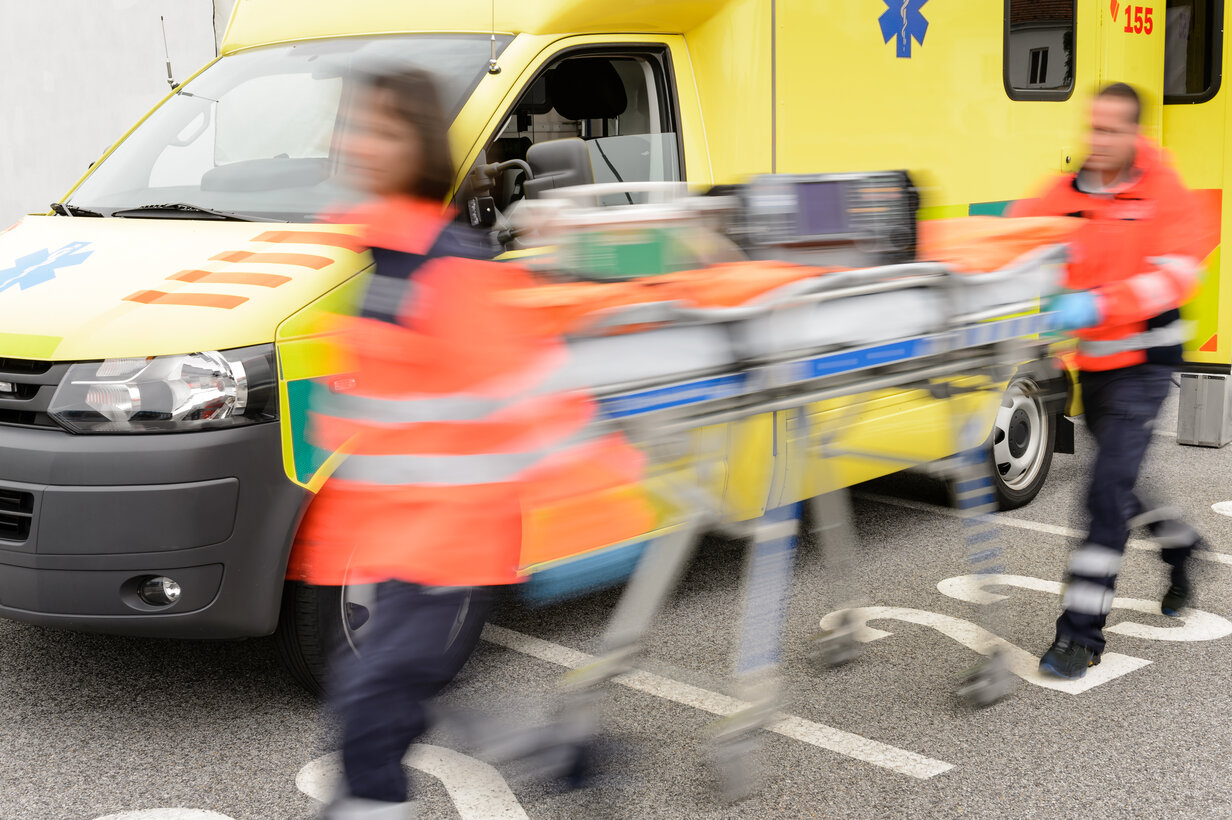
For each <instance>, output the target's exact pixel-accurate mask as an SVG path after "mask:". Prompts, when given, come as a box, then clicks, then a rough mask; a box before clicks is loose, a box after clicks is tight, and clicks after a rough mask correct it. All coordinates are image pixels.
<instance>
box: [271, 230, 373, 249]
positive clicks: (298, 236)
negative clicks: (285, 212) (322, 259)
mask: <svg viewBox="0 0 1232 820" xmlns="http://www.w3.org/2000/svg"><path fill="white" fill-rule="evenodd" d="M252 241H253V242H285V243H288V244H294V245H328V246H329V247H332V248H345V249H346V250H348V251H352V252H354V253H360V252H362V251H363V250H364V249H365V248H366V246H365V245H364V243H363V242H361V241H360V240H359V237H356V236H351V235H350V234H346V233H335V232H333V231H266V232H265V233H263V234H260V235H258V236H255V237H253V240H252Z"/></svg>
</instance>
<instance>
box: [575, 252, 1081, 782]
mask: <svg viewBox="0 0 1232 820" xmlns="http://www.w3.org/2000/svg"><path fill="white" fill-rule="evenodd" d="M1064 259H1065V251H1064V248H1063V247H1062V246H1049V247H1047V248H1042V249H1038V250H1037V251H1034V252H1032V253H1029V254H1026V255H1024V256H1023V257H1021V258H1020V259H1019V260H1018V261H1017V262H1016V263H1015V264H1012V265H1010V266H1008V267H1006V268H1003V269H1001V270H998V271H994V272H989V273H976V274H971V273H961V274H959V273H954V272H953V271H951V270H949V269H948V268H946V267H945V266H944V265H941V264H929V263H911V264H904V265H893V266H886V267H879V268H868V269H862V270H854V271H844V272H842V273H838V274H827V275H824V276H820V277H818V278H816V279H815V280H805V281H803V282H795V283H792V284H791V285H788V286H786V287H785V288H781V289H779V291H777V292H772V293H770V294H767V295H766V296H765V297H763V298H762V299H759V300H758V301H757V302H756V303H754V304H751V305H747V306H742V307H737V308H699V307H691V306H685V305H680V304H677V303H652V304H640V305H634V306H630V307H627V308H616V309H613V310H608V311H602V312H600V313H597V314H596V315H595V316H594V320H593V322H592V323H591V325H590V326H589V327H588V328H587V329H586V330H585V331H583V332H581V333H578V334H575V335H574V337H573V338H572V339H571V342H572V343H574V344H577V343H579V342H582V341H583V340H584V339H585V338H587V336H588V335H589V334H607V333H610V332H611V331H613V330H615V329H620V328H622V327H633V326H636V327H644V326H646V325H647V324H648V323H670V322H706V323H715V324H718V325H721V326H724V327H725V328H726V329H727V330H728V338H729V339H730V340H731V345H732V351H733V355H732V357H731V358H732V366H731V368H730V369H728V370H727V371H725V372H715V371H713V370H709V369H707V370H704V371H698V372H692V373H681V374H679V378H678V379H676V380H675V381H674V383H672V384H669V385H664V384H663V383H661V382H657V381H644V382H640V383H624V384H614V385H604V386H601V387H598V386H596V387H593V388H592V389H593V390H594V391H595V393H596V395H597V397H598V399H599V401H600V405H601V407H602V410H603V416H604V421H603V422H602V425H601V426H602V427H603V428H605V429H604V430H603V431H601V432H620V433H622V434H623V435H625V436H627V437H628V438H629V440H631V441H632V442H634V443H635V444H637V445H638V446H639V447H641V448H642V449H644V451H645V452H646V453H647V454H648V455H649V457H650V459H651V462H652V464H653V465H655V467H656V468H658V469H665V468H666V467H667V465H670V464H673V463H675V462H677V461H678V460H679V459H680V457H681V456H682V455H684V454H685V452H684V450H687V445H683V444H682V439H683V438H685V437H686V436H687V435H688V434H690V433H693V432H695V431H697V430H699V429H700V428H705V427H711V426H714V425H721V424H724V423H737V422H741V421H745V420H748V419H751V418H753V417H756V416H761V415H765V414H770V413H778V412H797V413H799V414H800V417H801V418H802V419H804V420H805V422H806V423H804V424H802V425H800V427H799V428H798V429H799V430H800V431H802V432H801V435H800V436H799V438H800V439H801V443H803V445H804V447H805V448H806V449H807V450H812V451H813V452H814V453H815V454H816V455H817V456H819V458H818V459H817V463H818V464H820V465H822V469H824V468H825V465H827V464H829V463H830V459H832V458H834V457H835V456H838V455H851V454H852V453H851V452H850V451H843V450H841V448H839V447H837V445H836V440H837V431H836V430H833V429H831V430H827V429H813V425H810V424H808V423H807V419H808V413H807V412H805V408H807V406H808V405H811V404H814V403H817V402H821V401H826V400H830V399H837V398H844V397H854V396H859V395H860V394H866V393H872V392H876V391H879V390H884V389H890V388H896V387H906V386H910V385H922V386H927V387H928V388H929V389H930V391H931V392H932V393H933V395H934V396H935V397H937V398H939V399H940V398H947V397H951V396H953V395H955V388H954V384H953V382H954V380H956V379H959V378H966V379H967V380H968V381H971V379H970V377H972V376H976V377H979V378H978V379H977V380H976V384H975V385H974V386H972V385H970V384H968V385H965V386H963V387H961V388H960V389H961V390H962V391H972V390H980V391H992V390H1001V389H1004V388H1003V385H1004V383H1006V382H1007V381H1008V380H1009V378H1010V376H1011V375H1012V372H1013V370H1014V369H1015V368H1016V367H1018V366H1019V365H1021V364H1022V363H1024V362H1027V361H1029V360H1031V359H1033V358H1035V357H1036V356H1037V355H1038V354H1039V351H1040V349H1041V348H1043V347H1044V346H1046V345H1047V343H1048V340H1047V338H1046V337H1045V338H1041V334H1046V333H1047V332H1048V331H1049V330H1050V329H1051V321H1050V316H1049V315H1048V314H1045V313H1040V312H1039V306H1040V297H1041V296H1047V295H1048V293H1047V288H1043V289H1041V290H1042V291H1043V292H1040V293H1039V294H1038V295H1036V296H1035V297H1033V298H1028V299H1022V300H1019V301H1016V302H1012V303H1010V304H1005V305H1000V306H996V307H994V308H987V307H985V308H981V309H978V310H975V311H971V310H968V309H966V308H968V307H969V305H970V300H968V299H967V298H966V295H967V294H966V291H967V290H968V289H970V288H988V287H996V286H997V284H998V283H999V282H1001V283H1005V282H1010V281H1012V280H1013V279H1014V278H1015V277H1019V276H1022V275H1023V274H1024V273H1026V272H1032V271H1036V270H1037V269H1038V268H1040V267H1042V266H1054V265H1059V264H1060V263H1062V262H1064ZM917 287H928V288H933V289H936V290H937V291H938V292H939V293H941V294H942V296H943V298H944V302H945V304H946V305H948V306H949V308H950V310H949V312H948V314H947V315H946V316H945V317H944V320H943V322H942V326H941V327H938V328H936V330H935V332H933V333H928V334H924V335H922V336H915V337H909V338H903V339H898V340H896V341H893V342H888V343H882V344H874V345H868V346H864V347H861V348H854V349H834V348H833V347H822V348H818V349H813V350H795V351H786V352H784V353H782V354H781V355H777V356H773V355H765V354H764V352H763V353H761V354H760V355H759V354H758V352H757V351H755V350H751V349H750V346H749V344H748V341H749V340H748V339H747V337H745V336H744V335H743V333H742V331H743V330H744V327H743V325H746V324H747V323H749V321H750V320H755V319H765V318H767V317H771V316H772V315H773V314H774V312H775V311H782V310H787V309H792V308H798V307H799V306H800V305H802V304H808V303H815V302H823V301H832V300H840V299H844V298H850V297H853V296H859V295H866V294H869V293H884V292H892V291H894V290H896V289H901V288H917ZM948 406H949V407H950V408H951V413H952V415H951V421H952V424H953V431H952V432H953V433H954V436H955V439H954V440H955V441H961V442H964V443H965V447H964V451H963V452H962V453H960V455H959V457H958V458H956V459H951V462H952V463H953V473H952V480H953V482H954V485H955V487H956V488H957V493H956V495H957V499H958V501H959V506H960V508H961V509H962V510H963V513H964V517H965V521H964V531H965V533H966V535H967V536H968V541H969V543H970V544H971V546H972V549H971V550H970V554H969V556H968V558H969V560H970V561H971V562H972V563H973V564H974V565H976V571H985V572H1003V571H1004V567H1003V566H1000V565H999V564H998V565H993V562H999V561H1000V560H1001V552H1000V549H999V547H998V545H997V543H996V531H995V527H994V526H993V524H992V522H991V519H990V517H989V514H990V513H991V512H992V511H993V508H994V498H993V494H992V483H991V475H990V473H989V465H988V462H987V459H986V458H985V454H984V452H983V450H982V448H981V445H982V443H983V442H984V440H985V438H986V436H987V432H988V431H987V430H979V429H974V427H973V425H974V423H975V421H976V419H975V416H974V414H972V415H971V417H969V418H968V417H958V410H957V407H956V405H955V403H954V402H948ZM853 412H854V413H857V414H858V412H859V408H858V407H853ZM847 420H848V421H849V420H850V419H847ZM792 451H795V452H800V451H799V450H798V449H796V448H784V450H783V453H784V454H783V455H780V454H778V453H776V454H775V455H774V457H775V458H784V457H790V456H788V455H786V454H787V453H789V452H792ZM876 457H879V458H880V457H884V456H883V455H881V454H878V455H877V456H876ZM911 463H915V461H914V460H911V459H904V460H903V466H908V464H911ZM698 469H699V471H700V466H699V467H698ZM788 472H789V474H790V471H788ZM796 475H797V479H796V480H799V479H798V472H797V474H796ZM663 486H664V488H665V489H664V490H663V491H664V492H665V493H666V494H667V495H668V496H670V498H669V499H668V500H669V501H670V502H671V506H673V507H674V508H675V509H677V510H679V511H681V513H682V514H681V517H680V518H679V520H677V521H676V522H675V524H674V526H673V527H670V528H669V529H668V531H667V532H666V534H664V535H661V536H660V537H658V538H657V539H655V540H654V541H652V542H651V544H650V545H649V546H648V548H647V550H646V552H645V553H644V554H643V556H642V558H641V559H640V561H639V562H638V565H637V567H636V569H635V570H634V573H633V575H632V576H631V578H630V579H629V581H628V584H627V586H626V587H625V589H624V591H623V594H622V595H621V597H620V599H619V601H618V603H617V605H616V608H615V610H614V612H613V614H612V616H611V618H610V620H609V623H608V627H607V629H606V631H605V633H604V635H603V639H602V650H601V653H600V655H599V657H598V658H597V659H596V660H595V661H594V662H593V663H591V664H588V665H587V666H584V667H581V668H579V669H576V670H573V671H571V672H569V673H567V674H566V676H565V678H564V681H563V684H564V690H565V695H566V696H565V700H564V705H563V707H562V709H561V712H560V716H559V724H558V726H557V731H556V732H555V733H554V734H553V738H554V742H555V743H557V744H563V745H566V746H572V747H573V748H574V749H575V750H576V754H574V755H572V756H570V755H566V756H565V759H566V760H571V761H572V763H569V764H566V766H565V768H566V770H567V773H568V774H569V776H570V777H572V778H575V779H576V778H577V777H578V776H579V773H580V768H581V767H583V766H584V761H585V760H586V758H587V755H586V752H585V748H586V746H587V744H588V743H589V741H590V740H591V739H593V738H594V736H595V735H596V733H597V732H598V729H599V724H600V720H599V708H598V707H599V702H600V700H601V698H602V692H603V690H604V687H605V686H606V685H607V684H608V683H609V682H610V681H611V680H612V679H614V678H615V677H617V676H619V675H621V674H623V673H625V672H628V671H631V670H632V669H633V667H634V664H635V662H636V659H637V656H638V654H639V653H640V650H641V642H642V639H643V638H644V636H645V635H646V633H647V632H648V630H649V628H650V627H651V625H652V623H653V622H654V620H655V619H656V618H657V617H658V615H659V613H660V612H661V611H662V608H663V606H664V605H665V603H666V601H667V599H668V598H669V596H670V595H671V593H672V591H673V590H674V589H675V588H676V586H677V584H678V583H679V579H680V577H681V575H682V573H683V571H684V569H685V567H686V566H687V565H688V563H689V561H690V560H691V558H692V556H693V553H694V551H695V549H696V545H697V542H698V540H699V536H700V534H701V533H702V532H703V531H704V530H706V529H708V528H716V527H720V526H721V525H722V524H723V522H722V520H721V515H720V512H719V503H718V499H716V498H714V497H712V496H710V495H709V494H708V493H707V491H706V490H705V488H704V487H703V486H702V485H701V482H698V483H697V484H690V483H689V482H688V481H684V480H669V481H667V482H665V483H664V484H663ZM829 486H838V485H837V482H833V483H829ZM796 495H797V494H791V495H789V497H792V498H794V497H796ZM809 503H811V505H812V507H813V520H814V522H816V523H817V524H818V525H819V526H818V530H817V532H818V534H819V535H820V536H821V537H822V540H823V542H824V545H825V547H826V550H827V552H828V553H831V557H832V558H833V559H834V560H835V562H836V563H837V564H838V566H839V568H840V570H841V569H842V568H843V567H848V568H849V567H850V562H851V542H852V534H851V528H850V519H849V516H850V513H849V504H848V501H847V498H846V494H845V492H843V491H841V490H840V491H836V492H832V493H829V494H827V495H825V496H820V497H817V498H814V499H812V500H811V502H809ZM800 513H801V504H795V503H793V504H788V505H786V506H784V507H780V508H778V509H766V511H765V513H764V514H763V515H762V516H761V517H760V518H758V519H757V520H755V521H754V522H752V523H751V525H750V526H748V527H747V528H746V529H745V532H746V533H747V534H750V535H751V536H752V543H751V545H750V547H749V550H748V552H747V560H746V568H745V578H744V583H743V586H744V595H743V597H744V600H745V611H744V614H743V617H742V618H741V621H740V625H739V633H740V634H739V637H738V641H737V651H736V658H735V664H734V666H735V668H734V676H735V679H736V683H737V687H738V689H739V692H740V694H741V696H742V697H743V699H744V700H746V701H747V702H749V703H750V706H749V707H748V708H746V709H744V710H742V711H741V712H739V713H737V714H735V715H731V716H729V717H726V718H723V719H722V720H720V721H719V722H718V723H717V724H716V726H715V727H714V732H713V736H712V745H711V749H712V756H713V762H714V764H715V765H716V767H717V769H718V773H719V780H720V784H721V787H722V791H723V792H724V794H725V796H726V797H727V798H729V799H739V798H740V797H742V796H743V795H745V794H747V793H748V792H749V791H750V790H751V789H752V788H754V787H755V784H756V782H757V781H756V778H755V776H754V775H752V771H753V768H752V767H751V766H750V765H749V754H750V752H751V751H752V750H753V748H754V747H755V746H756V742H757V740H756V739H757V735H758V733H759V732H760V730H761V729H763V728H764V727H765V726H766V725H767V724H768V723H769V722H770V721H771V720H772V719H773V716H774V714H775V711H776V709H777V706H778V703H779V699H780V692H779V688H780V686H779V680H778V675H777V668H778V664H779V654H780V647H781V630H782V624H783V621H784V617H785V605H786V597H787V594H788V589H789V586H790V578H791V570H792V560H793V555H794V551H795V548H796V539H797V536H798V534H799V530H800V522H801V516H800ZM848 603H849V604H850V603H851V602H848ZM847 608H849V607H844V609H847ZM856 637H857V636H856V635H855V633H854V627H853V626H851V624H850V623H847V624H846V626H845V627H840V628H839V629H838V630H836V631H834V632H832V633H829V634H824V635H818V636H817V637H816V639H815V646H814V654H815V655H816V656H817V657H819V658H820V659H821V660H823V661H825V662H826V663H827V664H828V665H833V664H837V663H842V662H846V661H848V660H851V659H852V658H854V657H855V655H856V648H857V646H858V643H857V640H856ZM985 654H986V656H987V657H986V660H985V661H984V662H983V663H982V664H981V665H979V666H977V667H976V668H974V669H973V670H971V671H969V672H968V673H967V675H966V676H965V678H964V679H963V682H962V684H961V686H960V688H959V694H960V695H963V696H964V697H966V698H967V699H969V700H970V701H972V702H973V703H975V704H977V705H987V704H989V703H992V702H994V701H996V700H999V699H1000V698H1002V697H1004V696H1005V695H1007V694H1008V693H1009V692H1010V690H1011V689H1012V685H1013V679H1012V676H1011V675H1010V674H1009V672H1008V668H1007V667H1006V665H1005V663H1004V659H1003V658H1001V657H1000V656H999V655H998V654H997V653H996V652H995V650H993V649H991V648H990V649H989V651H988V652H986V653H985Z"/></svg>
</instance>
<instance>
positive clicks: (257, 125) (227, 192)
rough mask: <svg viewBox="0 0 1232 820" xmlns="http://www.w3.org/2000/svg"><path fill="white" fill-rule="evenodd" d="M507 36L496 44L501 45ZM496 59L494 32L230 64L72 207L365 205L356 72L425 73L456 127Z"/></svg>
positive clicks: (234, 211)
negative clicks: (349, 126)
mask: <svg viewBox="0 0 1232 820" xmlns="http://www.w3.org/2000/svg"><path fill="white" fill-rule="evenodd" d="M509 39H510V38H508V37H505V38H503V39H502V38H499V37H498V39H497V48H498V49H503V48H504V46H505V45H507V44H508V42H509ZM490 56H491V41H490V38H489V36H488V35H468V34H441V35H413V36H383V37H349V38H338V39H333V40H319V41H312V42H305V43H298V44H295V45H282V46H271V47H266V48H260V49H253V50H251V51H244V52H240V53H238V54H233V55H230V56H226V57H223V58H222V59H220V60H219V61H218V62H217V63H215V64H214V65H212V66H210V67H209V68H208V69H207V70H206V71H204V72H203V73H202V74H201V75H200V76H199V77H197V78H196V79H194V80H192V81H191V82H189V83H187V84H185V85H184V86H181V87H180V89H179V90H178V91H177V93H175V94H173V95H172V96H171V98H170V99H168V100H167V101H166V102H165V103H163V105H161V106H159V107H158V108H157V109H156V110H155V111H154V112H153V113H152V114H151V115H150V116H149V118H147V119H146V120H145V121H144V122H143V123H141V125H139V126H138V127H137V129H136V130H134V131H133V133H132V134H130V135H129V136H128V138H127V139H125V140H124V142H122V143H121V144H120V145H119V146H118V147H117V148H116V149H115V151H114V152H113V153H112V154H111V156H109V157H107V159H106V160H105V161H104V162H102V163H100V164H99V165H98V167H97V168H95V169H94V172H93V173H92V174H90V176H89V177H88V178H87V179H86V180H85V181H84V182H82V184H81V186H80V187H79V188H78V189H77V190H76V191H74V192H73V195H72V197H71V198H70V199H69V204H70V205H72V206H75V207H77V208H80V209H88V210H91V211H96V212H98V213H101V214H104V215H111V214H113V213H116V212H117V211H121V212H123V214H122V215H123V216H145V217H149V218H159V217H162V218H176V217H179V218H192V219H201V218H220V217H221V216H223V215H226V214H231V215H235V216H237V217H238V218H251V219H278V220H289V221H303V220H306V219H311V218H313V217H314V216H318V215H321V214H323V213H328V212H331V211H334V210H337V209H341V208H345V207H346V206H347V205H348V204H349V203H350V202H352V201H354V198H355V195H354V193H353V192H351V191H349V190H348V189H347V188H346V186H345V184H344V182H343V180H341V179H340V178H339V176H338V173H337V172H338V170H339V161H338V159H339V158H338V147H339V146H338V139H337V136H338V135H339V134H340V132H341V125H342V121H343V114H344V107H345V96H344V94H343V86H344V81H345V78H346V77H347V75H348V74H349V73H350V72H351V71H352V70H353V69H355V68H369V69H374V68H375V69H385V70H389V69H395V70H396V69H397V68H398V67H400V66H418V67H421V68H427V69H429V70H431V71H432V72H433V73H434V74H436V76H437V79H438V82H439V85H440V90H441V97H442V104H443V105H444V106H445V108H446V113H447V114H448V116H449V118H450V120H452V119H453V118H454V117H455V116H457V113H458V111H460V110H461V108H462V106H463V104H464V103H465V102H466V99H467V97H468V96H469V94H470V92H471V91H472V90H474V88H475V87H476V86H477V85H478V84H479V81H480V80H481V79H482V78H483V76H484V73H485V72H486V70H487V67H488V58H489V57H490ZM163 205H169V206H170V205H173V206H175V207H167V208H161V207H158V206H163ZM186 205H191V206H193V207H192V208H188V207H184V206H186ZM117 215H121V214H117Z"/></svg>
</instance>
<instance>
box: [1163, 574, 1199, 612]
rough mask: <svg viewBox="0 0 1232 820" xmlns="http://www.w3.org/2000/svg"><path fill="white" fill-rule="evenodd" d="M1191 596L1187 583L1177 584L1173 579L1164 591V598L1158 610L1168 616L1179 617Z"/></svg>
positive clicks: (1191, 592)
mask: <svg viewBox="0 0 1232 820" xmlns="http://www.w3.org/2000/svg"><path fill="white" fill-rule="evenodd" d="M1192 596H1193V590H1192V589H1191V588H1190V586H1189V584H1188V583H1179V584H1178V583H1176V582H1175V581H1174V582H1173V583H1172V586H1170V587H1168V591H1167V592H1165V593H1164V599H1163V601H1161V602H1160V604H1159V611H1160V612H1162V613H1163V614H1165V615H1167V616H1168V617H1169V618H1179V617H1180V616H1181V612H1182V611H1183V610H1184V609H1185V607H1187V606H1189V599H1190V598H1191V597H1192Z"/></svg>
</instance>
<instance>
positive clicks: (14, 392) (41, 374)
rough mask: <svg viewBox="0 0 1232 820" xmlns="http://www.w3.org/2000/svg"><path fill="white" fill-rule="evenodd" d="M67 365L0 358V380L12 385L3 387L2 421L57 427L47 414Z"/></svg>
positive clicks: (1, 395) (5, 422) (1, 400)
mask: <svg viewBox="0 0 1232 820" xmlns="http://www.w3.org/2000/svg"><path fill="white" fill-rule="evenodd" d="M68 367H69V366H68V365H67V364H62V363H53V362H39V361H31V360H28V359H6V358H0V382H3V383H4V385H9V386H11V389H9V388H8V387H0V424H8V425H16V426H18V427H56V428H58V427H59V425H57V424H56V423H55V422H54V421H52V420H51V417H50V416H48V415H47V408H48V406H50V404H51V397H52V395H53V394H54V393H55V392H56V387H58V386H59V384H60V380H61V379H62V378H64V373H65V371H67V370H68ZM0 509H3V508H2V507H0ZM2 526H3V525H0V533H3V529H2ZM0 537H3V536H2V535H0Z"/></svg>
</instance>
